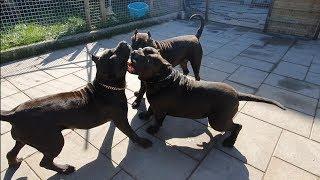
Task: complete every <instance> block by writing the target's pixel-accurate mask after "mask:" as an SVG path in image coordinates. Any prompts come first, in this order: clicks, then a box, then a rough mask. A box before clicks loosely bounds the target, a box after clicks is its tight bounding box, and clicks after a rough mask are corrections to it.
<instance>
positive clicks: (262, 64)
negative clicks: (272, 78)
mask: <svg viewBox="0 0 320 180" xmlns="http://www.w3.org/2000/svg"><path fill="white" fill-rule="evenodd" d="M232 62H233V63H235V64H239V65H243V66H248V67H251V68H254V69H259V70H262V71H267V72H269V71H270V70H271V69H272V67H273V64H272V63H269V62H266V61H260V60H256V59H252V58H249V57H245V56H237V57H235V58H234V59H233V60H232Z"/></svg>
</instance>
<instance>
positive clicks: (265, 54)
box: [241, 45, 283, 63]
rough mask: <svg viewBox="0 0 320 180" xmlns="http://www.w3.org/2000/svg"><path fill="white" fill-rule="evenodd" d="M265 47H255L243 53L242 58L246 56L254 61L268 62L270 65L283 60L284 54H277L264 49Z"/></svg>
mask: <svg viewBox="0 0 320 180" xmlns="http://www.w3.org/2000/svg"><path fill="white" fill-rule="evenodd" d="M262 47H264V46H259V45H253V46H251V47H249V48H248V49H246V50H245V51H243V52H242V53H241V55H242V56H246V57H249V58H253V59H258V60H262V61H267V62H269V63H277V62H279V60H280V59H281V56H282V55H283V53H282V52H281V53H279V52H278V53H277V52H274V51H271V50H268V49H263V48H262Z"/></svg>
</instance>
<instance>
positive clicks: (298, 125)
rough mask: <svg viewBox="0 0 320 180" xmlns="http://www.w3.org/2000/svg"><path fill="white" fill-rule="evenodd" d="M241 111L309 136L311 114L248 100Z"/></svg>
mask: <svg viewBox="0 0 320 180" xmlns="http://www.w3.org/2000/svg"><path fill="white" fill-rule="evenodd" d="M241 112H243V113H245V114H248V115H250V116H253V117H255V118H257V119H261V120H263V121H265V122H268V123H271V124H274V125H276V126H278V127H281V128H283V129H286V130H289V131H291V132H295V133H297V134H299V135H301V136H304V137H309V134H310V131H311V128H312V123H313V116H309V115H306V114H304V113H301V112H298V111H294V110H291V109H287V110H282V109H280V108H278V107H277V106H274V105H270V104H266V103H258V102H248V103H247V104H246V105H245V106H244V107H243V108H242V109H241Z"/></svg>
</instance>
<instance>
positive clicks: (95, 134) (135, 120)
mask: <svg viewBox="0 0 320 180" xmlns="http://www.w3.org/2000/svg"><path fill="white" fill-rule="evenodd" d="M138 113H139V111H138V110H136V109H132V108H131V106H129V105H128V121H129V123H130V126H131V127H132V129H133V130H137V129H139V128H140V127H141V126H142V125H144V124H145V123H147V122H148V121H144V120H141V119H139V117H138V116H137V115H138ZM76 132H77V133H79V135H80V136H82V137H83V138H86V133H87V130H81V129H77V130H76ZM88 133H89V139H87V141H89V142H90V143H91V144H92V145H93V146H94V147H96V148H97V149H99V150H100V152H102V153H104V154H106V153H109V152H110V149H111V148H112V147H114V146H115V145H117V144H118V143H119V142H121V141H122V140H124V139H125V138H127V136H126V135H125V134H124V133H122V132H121V131H120V130H119V129H118V128H116V126H115V125H114V123H113V122H112V121H109V122H107V123H105V124H103V125H101V126H98V127H95V128H92V129H89V132H88Z"/></svg>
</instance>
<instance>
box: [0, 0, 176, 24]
mask: <svg viewBox="0 0 320 180" xmlns="http://www.w3.org/2000/svg"><path fill="white" fill-rule="evenodd" d="M0 2H1V5H0V10H1V12H0V23H1V25H2V26H1V30H5V29H8V28H11V27H13V26H15V25H17V24H25V23H39V24H54V23H57V22H65V20H66V19H68V18H78V19H80V20H82V21H84V22H85V23H86V24H87V25H88V26H90V28H92V29H95V28H99V27H108V26H114V25H117V24H123V23H126V22H130V21H134V20H136V19H134V18H132V17H130V15H129V13H128V9H127V5H128V4H129V3H132V2H137V1H135V0H0ZM140 2H141V1H140ZM142 2H145V3H147V4H148V5H149V7H150V13H149V14H148V15H147V16H146V18H148V17H155V16H160V15H165V14H168V13H173V12H177V11H179V10H181V0H172V1H171V0H170V1H168V0H145V1H142Z"/></svg>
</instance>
